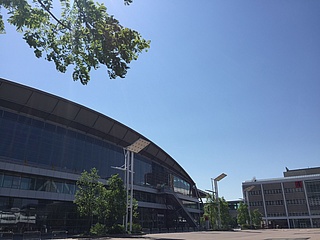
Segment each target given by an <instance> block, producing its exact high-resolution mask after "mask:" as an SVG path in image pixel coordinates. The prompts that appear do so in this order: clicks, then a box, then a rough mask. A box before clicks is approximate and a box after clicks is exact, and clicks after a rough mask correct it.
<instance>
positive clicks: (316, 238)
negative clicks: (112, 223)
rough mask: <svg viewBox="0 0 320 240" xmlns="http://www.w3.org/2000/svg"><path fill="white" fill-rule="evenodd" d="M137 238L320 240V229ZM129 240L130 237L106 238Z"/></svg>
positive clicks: (140, 238)
mask: <svg viewBox="0 0 320 240" xmlns="http://www.w3.org/2000/svg"><path fill="white" fill-rule="evenodd" d="M130 238H131V239H135V240H198V239H199V240H209V239H210V240H247V239H250V240H307V239H309V240H320V229H318V228H316V229H267V230H239V231H230V232H223V231H203V232H183V233H158V234H146V235H143V236H135V237H130ZM104 239H107V240H128V238H104Z"/></svg>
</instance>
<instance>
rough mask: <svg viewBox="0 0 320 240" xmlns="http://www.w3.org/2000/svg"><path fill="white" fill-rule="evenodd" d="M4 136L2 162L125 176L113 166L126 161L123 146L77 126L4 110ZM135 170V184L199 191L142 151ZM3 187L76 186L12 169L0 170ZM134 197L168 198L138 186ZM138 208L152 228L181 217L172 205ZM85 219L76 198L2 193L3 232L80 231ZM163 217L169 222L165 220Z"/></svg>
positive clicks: (61, 189) (0, 117)
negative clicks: (41, 197) (162, 207)
mask: <svg viewBox="0 0 320 240" xmlns="http://www.w3.org/2000/svg"><path fill="white" fill-rule="evenodd" d="M0 139H1V143H0V158H1V159H2V161H8V162H11V163H15V164H20V165H28V166H33V167H40V168H43V169H51V170H54V171H60V172H66V173H75V174H80V173H81V172H82V171H83V170H90V169H91V168H93V167H95V168H97V169H98V170H99V175H100V176H101V177H102V178H104V179H107V178H109V177H110V176H111V175H113V174H120V176H122V177H123V172H122V171H119V170H117V169H114V168H112V167H113V166H114V167H120V166H122V165H123V164H124V153H123V149H122V148H121V147H118V146H116V145H114V144H112V143H110V142H107V141H104V140H102V139H99V138H96V137H94V136H89V135H87V134H85V133H82V132H79V131H77V130H74V129H69V128H66V127H64V126H60V125H56V124H53V123H49V122H45V121H41V120H39V119H35V118H32V117H27V116H24V115H21V114H16V113H13V112H9V111H6V110H0ZM134 172H135V173H134V184H135V185H139V186H143V187H148V188H153V189H160V188H166V189H170V191H172V192H176V193H178V194H183V195H187V196H193V197H194V196H195V191H193V190H192V189H193V186H192V185H191V184H190V183H189V182H187V181H186V180H185V179H183V178H182V177H180V176H178V175H177V174H175V173H174V172H172V171H171V170H170V169H168V168H166V167H164V166H162V165H160V164H158V163H156V162H154V161H151V160H149V159H147V158H145V157H143V156H141V155H138V154H135V163H134ZM0 188H3V189H18V190H29V191H43V192H50V193H61V194H70V195H74V194H75V191H76V185H75V181H71V180H67V179H61V178H53V177H48V176H41V175H36V174H27V173H21V172H18V171H16V172H15V171H14V170H12V171H10V172H8V171H4V170H0ZM135 198H136V199H137V200H138V201H145V202H148V203H155V204H165V203H166V197H165V195H161V194H155V193H147V192H142V191H135ZM183 204H184V205H185V206H186V207H188V208H197V207H198V205H197V204H195V203H193V202H187V201H184V202H183ZM139 212H140V217H139V218H140V220H141V222H140V224H141V225H142V226H143V227H148V228H149V227H150V228H152V227H155V226H157V227H163V225H166V226H168V222H174V221H176V222H177V219H178V217H179V214H178V213H177V212H175V211H174V210H168V209H157V210H155V209H149V208H140V209H139ZM151 213H152V216H151V215H150V216H149V214H151ZM196 217H197V216H195V218H196ZM23 219H24V220H23ZM70 219H73V220H72V221H71V220H70ZM174 219H175V220H174ZM81 221H83V220H82V219H80V218H79V216H78V215H77V213H76V211H75V206H74V205H73V203H72V202H63V201H53V200H49V199H48V200H44V199H27V198H17V197H6V196H3V197H1V198H0V231H1V230H5V229H12V228H14V226H13V225H12V224H13V223H14V224H15V226H16V227H17V229H13V230H16V231H20V232H21V231H24V230H25V229H27V230H34V229H37V230H41V231H48V230H49V229H50V230H53V228H56V229H61V228H63V229H68V230H69V231H70V232H76V231H78V230H79V228H81V226H82V225H83V223H82V222H81ZM163 221H164V222H165V224H164V223H163V224H162V223H161V222H163ZM75 226H78V230H75V229H76V227H75Z"/></svg>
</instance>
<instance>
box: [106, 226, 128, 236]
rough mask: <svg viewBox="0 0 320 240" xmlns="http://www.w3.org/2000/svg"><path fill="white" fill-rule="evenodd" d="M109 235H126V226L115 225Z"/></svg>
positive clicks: (110, 229)
mask: <svg viewBox="0 0 320 240" xmlns="http://www.w3.org/2000/svg"><path fill="white" fill-rule="evenodd" d="M108 233H110V234H121V233H125V230H124V226H123V225H120V224H115V225H113V226H112V227H111V228H109V229H108Z"/></svg>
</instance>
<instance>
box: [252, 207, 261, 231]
mask: <svg viewBox="0 0 320 240" xmlns="http://www.w3.org/2000/svg"><path fill="white" fill-rule="evenodd" d="M251 218H252V224H253V225H254V226H255V227H261V222H262V214H261V212H260V211H259V210H258V209H254V210H253V211H252V213H251Z"/></svg>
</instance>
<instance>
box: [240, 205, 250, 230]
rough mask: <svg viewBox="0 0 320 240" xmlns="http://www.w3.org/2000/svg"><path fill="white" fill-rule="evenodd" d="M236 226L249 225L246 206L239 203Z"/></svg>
mask: <svg viewBox="0 0 320 240" xmlns="http://www.w3.org/2000/svg"><path fill="white" fill-rule="evenodd" d="M237 220H238V224H240V225H241V226H242V225H245V224H249V222H250V217H249V212H248V206H247V204H244V203H240V205H239V208H238V217H237Z"/></svg>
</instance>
